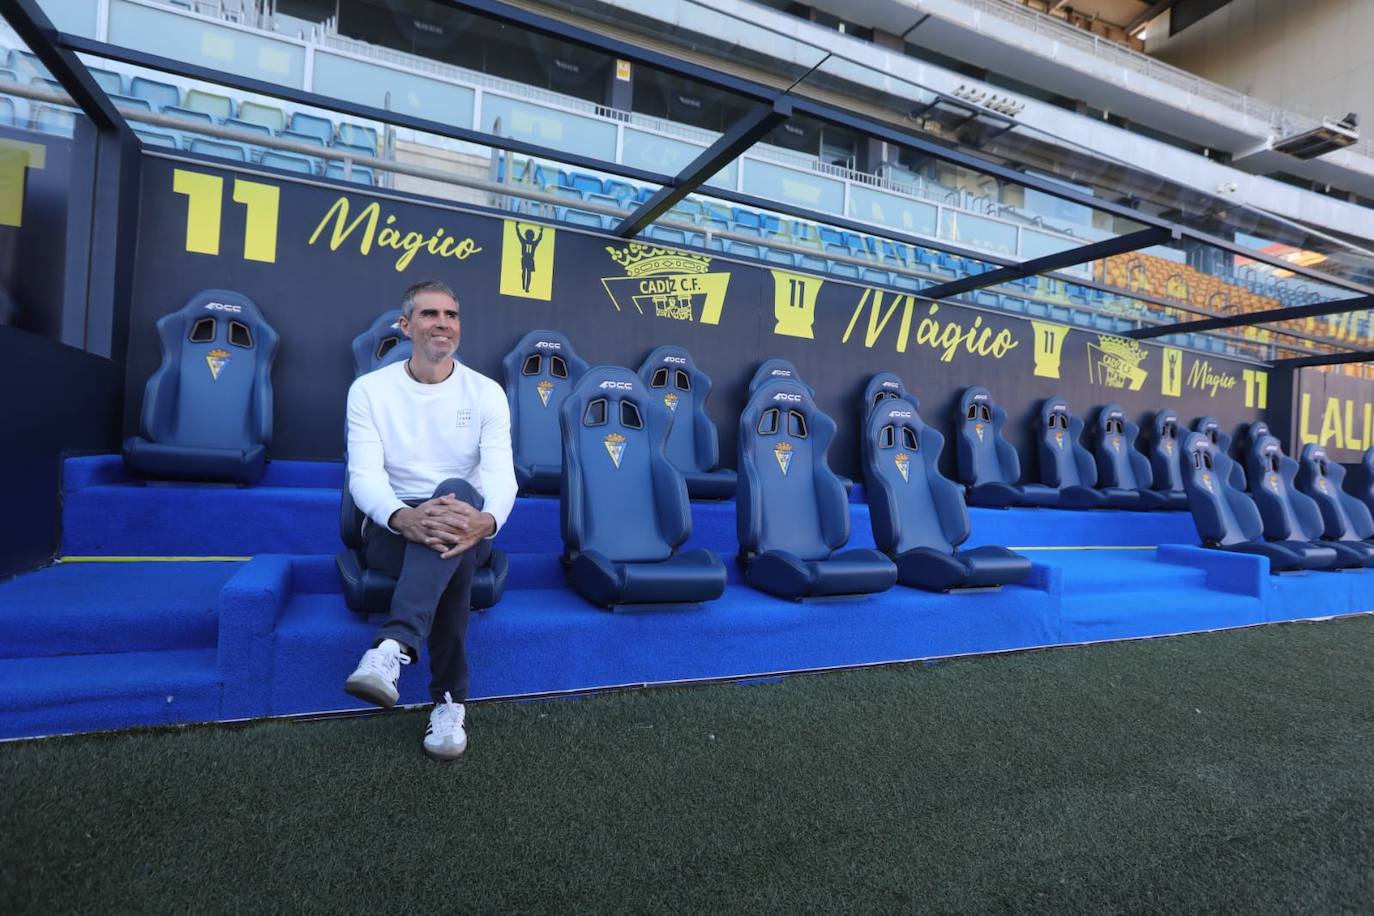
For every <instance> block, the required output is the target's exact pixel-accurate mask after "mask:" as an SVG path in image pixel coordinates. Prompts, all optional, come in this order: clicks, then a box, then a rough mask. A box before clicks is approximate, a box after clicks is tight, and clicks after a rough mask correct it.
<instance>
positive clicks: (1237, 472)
mask: <svg viewBox="0 0 1374 916" xmlns="http://www.w3.org/2000/svg"><path fill="white" fill-rule="evenodd" d="M1193 429H1194V430H1196V431H1197V432H1200V433H1202V434H1203V435H1204V436H1206V437H1207V438H1209V439H1211V440H1212V442H1213V443H1215V444H1216V447H1217V448H1218V449H1220V450H1221V453H1222V454H1223V455H1226V456H1227V457H1228V458H1229V457H1231V456H1232V455H1236V453H1235V452H1234V451H1233V450H1232V442H1231V435H1230V433H1227V432H1225V431H1224V430H1223V429H1222V428H1221V423H1220V422H1218V420H1217V418H1216V417H1198V418H1197V419H1195V420H1193ZM1248 464H1249V459H1248V458H1246V456H1245V455H1244V454H1239V455H1237V457H1236V460H1234V461H1232V462H1231V463H1230V465H1229V467H1230V468H1231V471H1230V482H1231V486H1233V487H1235V488H1236V489H1237V490H1242V491H1244V490H1248V489H1249V483H1248V481H1247V480H1246V472H1247V470H1248Z"/></svg>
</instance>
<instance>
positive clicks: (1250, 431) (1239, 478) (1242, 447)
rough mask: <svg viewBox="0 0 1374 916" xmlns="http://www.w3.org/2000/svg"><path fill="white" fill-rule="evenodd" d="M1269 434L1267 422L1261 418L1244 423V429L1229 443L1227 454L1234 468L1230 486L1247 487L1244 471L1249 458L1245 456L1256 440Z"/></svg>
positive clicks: (1245, 488)
mask: <svg viewBox="0 0 1374 916" xmlns="http://www.w3.org/2000/svg"><path fill="white" fill-rule="evenodd" d="M1270 435H1273V433H1271V432H1270V431H1269V424H1268V423H1266V422H1264V421H1263V420H1256V421H1255V422H1253V423H1248V424H1246V426H1245V429H1244V430H1243V431H1242V432H1241V434H1240V435H1239V436H1237V437H1236V439H1235V440H1234V441H1233V442H1232V443H1231V446H1230V448H1229V450H1228V451H1227V454H1228V455H1230V456H1231V458H1232V464H1231V467H1232V468H1234V470H1233V471H1232V474H1233V479H1232V481H1231V485H1232V486H1235V487H1239V488H1240V489H1242V490H1248V489H1249V483H1248V481H1247V480H1246V471H1247V470H1248V464H1249V460H1250V459H1249V458H1248V457H1247V456H1248V455H1249V452H1250V449H1251V448H1253V447H1254V445H1255V443H1256V442H1258V441H1259V440H1261V439H1263V438H1264V437H1265V436H1270Z"/></svg>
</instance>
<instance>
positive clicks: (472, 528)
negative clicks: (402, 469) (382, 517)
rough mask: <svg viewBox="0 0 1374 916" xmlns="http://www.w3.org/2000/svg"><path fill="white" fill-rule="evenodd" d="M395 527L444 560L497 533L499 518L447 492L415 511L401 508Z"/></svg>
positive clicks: (423, 503) (416, 507)
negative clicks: (497, 519)
mask: <svg viewBox="0 0 1374 916" xmlns="http://www.w3.org/2000/svg"><path fill="white" fill-rule="evenodd" d="M391 527H392V528H393V529H395V530H396V531H398V532H400V534H401V536H402V537H404V538H405V539H406V540H409V541H414V542H415V543H417V544H424V545H425V546H426V547H430V548H433V549H434V550H436V551H438V552H439V556H440V557H441V558H442V559H445V560H447V559H449V558H450V557H456V556H457V555H458V554H460V553H462V552H464V551H465V550H468V549H470V548H471V547H472V545H474V544H476V543H477V542H478V541H480V540H481V539H482V538H484V537H489V536H490V535H492V534H494V533H495V532H496V519H495V518H493V517H492V516H491V515H490V514H489V513H487V512H482V511H480V510H478V509H475V508H473V507H472V506H470V505H469V504H467V503H465V502H463V501H462V500H460V499H459V498H458V497H456V496H454V495H452V494H450V493H445V494H444V495H443V496H436V497H434V498H433V499H430V500H427V501H425V502H422V503H420V505H418V506H415V507H414V508H407V509H397V510H396V513H395V514H394V515H392V516H391Z"/></svg>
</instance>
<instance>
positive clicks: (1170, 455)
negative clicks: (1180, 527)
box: [1150, 408, 1188, 512]
mask: <svg viewBox="0 0 1374 916" xmlns="http://www.w3.org/2000/svg"><path fill="white" fill-rule="evenodd" d="M1179 431H1180V426H1179V424H1178V413H1177V412H1175V411H1173V410H1169V409H1167V408H1166V409H1163V410H1158V411H1155V418H1154V422H1153V423H1151V424H1150V473H1151V475H1152V477H1153V484H1152V486H1153V487H1154V490H1155V492H1156V493H1160V494H1162V495H1163V497H1164V499H1165V507H1166V508H1168V509H1177V510H1179V511H1182V512H1186V511H1188V494H1187V493H1185V492H1184V490H1183V472H1182V463H1181V462H1182V454H1183V442H1182V441H1181V438H1182V437H1181V436H1180V435H1179Z"/></svg>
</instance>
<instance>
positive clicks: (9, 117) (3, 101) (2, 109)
mask: <svg viewBox="0 0 1374 916" xmlns="http://www.w3.org/2000/svg"><path fill="white" fill-rule="evenodd" d="M14 120H15V119H14V102H13V101H11V100H10V99H8V98H2V97H0V124H4V125H7V126H8V125H10V124H13V123H14Z"/></svg>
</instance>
